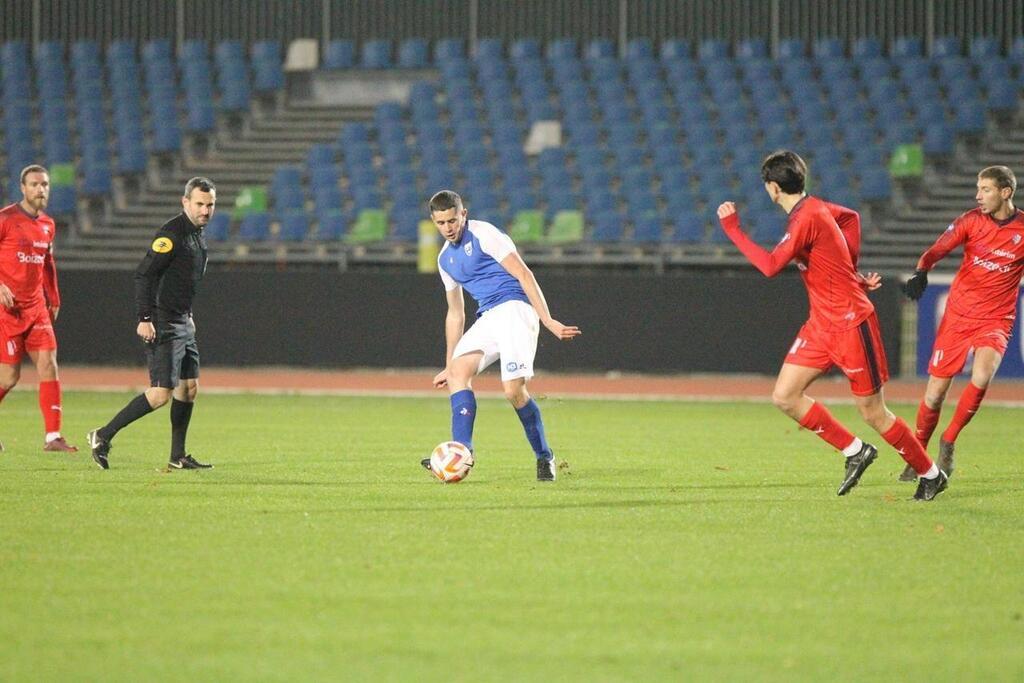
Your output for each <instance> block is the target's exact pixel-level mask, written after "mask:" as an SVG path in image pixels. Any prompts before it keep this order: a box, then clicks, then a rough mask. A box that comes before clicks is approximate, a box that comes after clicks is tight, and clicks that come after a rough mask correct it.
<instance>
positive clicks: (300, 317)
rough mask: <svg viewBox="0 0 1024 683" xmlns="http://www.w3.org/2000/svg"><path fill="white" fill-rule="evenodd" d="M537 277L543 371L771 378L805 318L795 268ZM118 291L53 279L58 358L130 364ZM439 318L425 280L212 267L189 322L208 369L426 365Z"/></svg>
mask: <svg viewBox="0 0 1024 683" xmlns="http://www.w3.org/2000/svg"><path fill="white" fill-rule="evenodd" d="M538 278H539V279H540V282H541V286H542V288H543V289H544V292H545V294H546V296H547V299H548V302H549V304H550V305H551V308H552V313H553V314H554V315H555V317H556V318H558V319H559V320H561V321H562V322H564V323H569V324H576V325H579V326H580V327H581V328H582V329H583V336H582V337H581V338H580V339H578V340H576V341H573V342H569V343H566V342H558V341H557V340H555V339H554V337H552V336H551V334H550V333H548V332H547V331H546V330H543V329H542V330H541V337H540V348H539V350H538V360H537V367H538V368H541V369H543V370H547V371H563V370H589V371H605V370H625V371H643V372H756V373H774V372H776V371H777V370H778V367H779V364H780V363H781V361H782V358H783V355H784V354H785V352H786V350H787V349H788V347H789V345H790V343H791V342H792V341H793V338H794V337H795V336H796V332H797V330H798V329H799V327H800V325H801V324H802V323H803V322H804V320H805V318H806V315H807V297H806V294H805V292H804V288H803V285H802V284H801V283H800V280H799V278H798V277H796V275H795V274H793V275H786V276H782V277H779V278H776V279H773V280H768V279H766V278H763V277H761V276H759V275H756V274H742V275H734V276H730V275H728V274H722V273H715V274H704V273H698V274H688V275H682V276H676V275H664V276H655V275H636V274H608V275H576V274H564V273H559V274H555V273H545V272H543V271H540V272H538ZM887 285H888V286H884V287H883V288H882V289H881V290H879V291H878V292H875V293H874V294H873V295H872V298H873V300H874V302H875V305H876V307H877V308H878V313H879V318H880V319H881V322H882V329H883V333H884V338H885V346H886V350H887V351H888V355H889V361H890V368H891V370H892V371H893V373H895V372H896V371H897V369H898V365H899V364H898V362H897V361H898V359H899V330H900V325H899V301H898V299H897V296H896V295H897V293H898V292H897V290H896V288H895V287H894V285H893V283H891V282H889V283H887ZM131 292H132V275H131V273H130V272H125V271H114V272H94V271H68V272H65V273H62V274H61V293H62V295H63V307H62V309H61V315H60V320H59V321H58V325H57V327H58V336H59V342H60V358H61V361H62V362H64V363H87V364H116V365H125V364H138V365H140V366H141V364H142V352H141V346H140V345H139V344H138V343H137V342H136V340H135V338H134V333H135V326H136V322H135V320H134V315H133V304H132V295H131ZM445 310H446V304H445V296H444V290H443V288H442V286H441V282H440V280H439V278H438V277H437V276H429V275H417V274H413V273H396V274H390V273H345V274H340V273H334V272H329V273H325V272H242V273H239V272H226V271H217V272H212V273H209V274H208V275H207V277H206V280H205V281H204V282H203V284H202V290H201V291H200V295H199V299H198V302H197V306H196V311H195V316H196V325H197V328H198V337H199V344H200V348H201V352H202V356H203V362H204V363H206V364H209V365H219V366H239V365H242V366H244V365H296V366H307V367H325V368H343V367H435V366H436V367H440V365H441V364H442V363H443V361H444V348H445V346H444V314H445ZM472 317H473V316H472V313H470V314H469V319H468V321H467V322H471V321H472Z"/></svg>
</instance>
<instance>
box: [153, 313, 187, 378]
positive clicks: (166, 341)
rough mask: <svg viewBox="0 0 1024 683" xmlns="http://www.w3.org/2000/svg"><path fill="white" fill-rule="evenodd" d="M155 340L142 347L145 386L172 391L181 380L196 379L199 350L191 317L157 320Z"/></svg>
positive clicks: (159, 318)
mask: <svg viewBox="0 0 1024 683" xmlns="http://www.w3.org/2000/svg"><path fill="white" fill-rule="evenodd" d="M157 318H158V319H157V323H156V340H155V341H154V342H152V343H149V344H146V363H147V364H148V365H149V386H151V387H163V388H166V389H173V388H174V387H176V386H178V383H179V382H180V381H181V380H183V379H198V378H199V346H198V345H197V344H196V325H195V323H194V322H192V317H191V316H179V317H173V318H161V317H160V316H157Z"/></svg>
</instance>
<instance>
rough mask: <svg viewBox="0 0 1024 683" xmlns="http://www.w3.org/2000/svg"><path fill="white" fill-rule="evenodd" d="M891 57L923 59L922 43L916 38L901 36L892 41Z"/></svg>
mask: <svg viewBox="0 0 1024 683" xmlns="http://www.w3.org/2000/svg"><path fill="white" fill-rule="evenodd" d="M892 56H893V57H896V58H900V59H902V58H906V57H923V56H924V41H923V40H921V39H920V38H918V37H917V36H901V37H899V38H896V39H895V40H894V41H892Z"/></svg>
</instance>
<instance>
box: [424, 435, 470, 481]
mask: <svg viewBox="0 0 1024 683" xmlns="http://www.w3.org/2000/svg"><path fill="white" fill-rule="evenodd" d="M471 469H473V454H472V453H470V452H469V449H468V448H466V447H465V446H463V445H462V444H461V443H459V442H458V441H444V442H442V443H439V444H438V445H437V447H436V448H435V449H434V451H433V452H432V453H431V454H430V471H431V472H433V473H434V476H435V477H437V478H438V479H439V480H441V481H443V482H444V483H446V484H454V483H455V482H457V481H462V480H463V479H465V478H466V477H467V476H469V471H470V470H471Z"/></svg>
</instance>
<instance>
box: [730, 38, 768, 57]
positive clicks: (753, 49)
mask: <svg viewBox="0 0 1024 683" xmlns="http://www.w3.org/2000/svg"><path fill="white" fill-rule="evenodd" d="M767 58H768V42H767V41H766V40H765V39H764V38H747V39H745V40H741V41H740V42H739V43H738V44H737V45H736V59H739V60H743V61H748V60H751V59H767Z"/></svg>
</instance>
